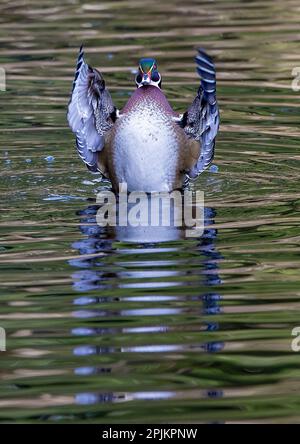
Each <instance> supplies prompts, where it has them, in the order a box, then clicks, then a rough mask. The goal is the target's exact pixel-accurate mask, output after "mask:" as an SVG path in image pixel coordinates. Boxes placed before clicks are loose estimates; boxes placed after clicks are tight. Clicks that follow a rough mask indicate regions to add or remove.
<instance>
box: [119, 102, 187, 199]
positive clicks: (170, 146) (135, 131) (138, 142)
mask: <svg viewBox="0 0 300 444" xmlns="http://www.w3.org/2000/svg"><path fill="white" fill-rule="evenodd" d="M179 149H180V146H179V140H178V136H177V133H176V131H175V129H174V123H173V122H172V120H171V116H170V115H169V114H166V113H163V111H162V110H161V109H160V107H159V106H158V105H157V104H156V103H155V102H154V103H152V104H151V103H148V104H147V106H145V104H144V103H142V104H141V105H139V106H137V107H136V108H135V109H134V110H133V111H131V112H129V113H127V114H126V115H124V116H121V117H120V119H119V121H118V122H117V123H116V128H115V136H114V139H113V147H112V152H113V163H114V170H115V175H116V177H117V179H118V181H119V183H121V182H126V183H127V186H128V190H129V191H130V190H141V191H147V192H150V191H169V190H171V189H172V188H173V185H174V181H175V180H176V175H177V173H178V162H179V158H178V157H179Z"/></svg>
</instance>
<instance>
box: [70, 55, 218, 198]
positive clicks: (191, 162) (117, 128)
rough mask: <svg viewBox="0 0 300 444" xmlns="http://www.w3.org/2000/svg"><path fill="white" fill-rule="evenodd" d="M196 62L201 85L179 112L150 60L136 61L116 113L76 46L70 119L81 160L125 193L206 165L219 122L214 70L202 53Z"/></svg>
mask: <svg viewBox="0 0 300 444" xmlns="http://www.w3.org/2000/svg"><path fill="white" fill-rule="evenodd" d="M196 63H197V70H198V73H199V74H200V76H201V85H200V87H199V89H198V92H197V95H196V97H195V99H194V101H193V103H192V104H191V105H190V107H189V108H188V110H187V111H186V112H185V113H184V114H183V115H179V114H178V113H176V112H174V111H173V109H172V108H171V106H170V104H169V102H168V101H167V99H166V97H165V95H164V94H163V92H162V90H161V75H160V73H159V72H158V70H157V63H156V61H155V60H154V59H141V60H140V63H139V72H138V74H137V76H136V85H137V89H136V91H135V92H134V94H133V95H132V96H131V98H130V99H129V101H128V102H127V104H126V106H125V107H124V108H123V109H122V111H121V112H119V111H118V110H117V109H116V107H115V106H114V104H113V101H112V99H111V96H110V94H109V92H108V91H107V89H106V88H105V82H104V80H103V77H102V75H101V74H100V72H99V71H97V70H96V69H93V68H91V67H90V66H89V65H87V64H86V63H85V61H84V57H83V50H82V48H81V49H80V52H79V56H78V61H77V69H76V76H75V80H74V84H73V91H72V97H71V101H70V103H69V109H68V121H69V125H70V127H71V129H72V131H73V132H74V133H75V134H76V141H77V149H78V153H79V155H80V157H81V158H82V160H83V161H84V162H85V164H86V165H87V167H88V168H89V170H91V171H93V172H97V171H99V172H102V174H104V175H105V176H106V177H108V178H109V179H110V180H111V182H112V185H113V188H114V189H115V191H117V190H118V186H119V184H120V183H127V185H128V190H129V191H146V192H151V191H171V190H173V189H175V188H181V187H182V184H183V182H184V179H185V175H187V176H188V177H192V178H195V177H197V176H198V175H199V174H200V173H201V172H202V171H204V169H206V168H207V167H208V165H209V164H210V163H211V161H212V159H213V155H214V146H215V138H216V135H217V131H218V127H219V110H218V105H217V100H216V75H215V67H214V63H213V62H212V60H211V58H210V57H209V56H208V55H207V54H206V53H204V52H203V51H201V50H199V52H198V55H197V57H196ZM200 148H201V149H200Z"/></svg>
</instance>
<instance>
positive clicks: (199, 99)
mask: <svg viewBox="0 0 300 444" xmlns="http://www.w3.org/2000/svg"><path fill="white" fill-rule="evenodd" d="M195 60H196V63H197V71H198V74H199V75H200V77H201V85H200V87H199V89H198V93H197V96H196V97H195V99H194V101H193V103H192V104H191V106H190V107H189V108H188V110H187V111H186V112H185V113H184V114H183V116H182V119H181V121H180V125H181V126H182V127H183V128H184V131H185V132H186V134H187V136H188V137H190V138H192V139H195V140H198V141H199V142H200V145H201V153H200V156H199V159H198V160H197V163H196V164H195V165H194V167H193V168H192V169H191V170H190V171H188V175H189V176H190V177H191V178H195V177H197V176H198V175H199V174H200V173H202V171H204V170H205V169H206V168H207V167H208V166H209V165H210V163H211V162H212V160H213V158H214V149H215V139H216V136H217V132H218V129H219V123H220V116H219V108H218V103H217V97H216V70H215V65H214V63H213V61H212V59H211V58H210V57H209V56H208V55H207V54H206V53H205V52H204V51H203V50H201V49H199V50H198V55H197V57H196V59H195Z"/></svg>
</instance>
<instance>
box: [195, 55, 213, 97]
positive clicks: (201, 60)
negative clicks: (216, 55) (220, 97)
mask: <svg viewBox="0 0 300 444" xmlns="http://www.w3.org/2000/svg"><path fill="white" fill-rule="evenodd" d="M197 51H198V54H197V55H196V57H195V62H196V65H197V73H198V74H199V76H200V77H201V85H202V87H203V89H204V92H205V93H206V94H207V95H208V96H210V95H212V94H215V93H216V68H215V64H214V61H213V59H212V58H211V57H210V56H209V55H208V54H207V52H206V51H205V50H204V49H203V48H197Z"/></svg>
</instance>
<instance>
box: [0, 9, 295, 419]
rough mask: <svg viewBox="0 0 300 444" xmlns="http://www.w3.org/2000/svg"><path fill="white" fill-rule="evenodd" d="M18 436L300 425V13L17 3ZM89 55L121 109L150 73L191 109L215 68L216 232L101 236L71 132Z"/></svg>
mask: <svg viewBox="0 0 300 444" xmlns="http://www.w3.org/2000/svg"><path fill="white" fill-rule="evenodd" d="M0 22H1V24H0V41H1V48H0V66H1V67H5V69H6V75H7V91H6V92H0V101H1V102H0V107H1V122H0V125H1V131H0V146H1V181H0V187H1V200H2V203H1V213H2V218H1V246H0V253H1V254H0V266H1V305H0V326H1V327H4V328H5V329H6V332H7V352H6V353H1V354H0V366H1V367H0V368H1V370H0V375H1V382H0V394H1V397H0V419H1V421H4V422H52V423H55V422H71V423H72V422H86V423H91V422H95V423H118V422H146V423H151V422H205V423H207V422H209V423H210V422H232V421H234V422H240V421H243V422H245V421H249V422H253V421H255V422H257V421H265V422H278V421H282V422H289V421H295V422H300V416H299V407H300V395H299V386H300V370H299V355H298V354H297V353H294V352H292V351H291V339H292V336H291V330H292V329H293V328H294V327H296V326H298V325H300V292H299V291H300V290H299V289H300V287H299V284H300V277H299V265H300V257H299V253H300V237H299V222H300V213H299V211H300V193H299V182H298V178H299V172H300V164H299V159H300V157H299V149H298V145H299V137H300V133H299V115H298V114H299V112H298V106H299V94H300V93H299V92H298V93H297V92H293V90H292V89H291V80H292V75H291V72H292V69H293V68H294V67H297V66H298V65H299V66H300V56H299V41H300V34H299V24H300V6H299V2H298V1H295V0H288V1H286V2H282V1H279V0H272V1H266V0H265V1H263V2H262V1H251V2H244V1H242V0H230V1H221V0H218V1H192V0H188V1H187V2H182V1H179V0H178V1H177V0H173V1H171V0H169V1H165V2H161V1H154V0H152V1H151V2H147V3H145V2H141V1H131V2H129V1H122V2H119V1H116V2H108V1H106V2H105V1H101V2H99V1H89V2H88V3H85V2H79V1H76V0H73V1H67V2H64V4H61V2H60V1H58V0H51V1H50V0H49V1H45V2H43V7H41V5H40V3H39V2H37V1H36V0H30V1H26V2H23V1H21V0H15V1H11V2H4V1H3V0H2V1H1V17H0ZM81 42H84V43H85V46H86V52H87V59H88V61H89V62H90V63H91V64H92V65H94V66H97V67H101V69H102V72H103V73H104V75H105V77H106V80H107V84H108V85H109V88H110V91H111V93H112V95H113V99H114V101H115V102H116V103H117V105H118V106H119V107H122V106H123V105H124V103H125V102H126V100H127V98H128V97H129V94H130V92H131V91H132V89H133V88H134V82H133V80H134V74H133V72H134V69H135V68H136V65H137V60H138V58H139V57H141V56H155V57H156V58H157V59H158V62H159V67H160V70H161V72H162V75H163V86H164V90H165V91H166V93H167V95H168V97H169V99H170V100H171V102H172V103H173V104H174V107H175V109H176V110H181V111H184V110H185V107H186V105H187V104H189V103H190V101H191V100H192V98H193V95H194V93H195V91H196V88H197V77H196V74H195V70H194V68H195V67H194V63H193V55H194V53H195V50H194V48H195V47H196V46H198V45H201V46H202V47H204V48H205V49H206V50H207V51H208V52H209V53H210V54H211V55H212V56H213V57H214V59H215V61H216V64H217V68H218V98H219V103H220V107H221V119H222V125H221V132H220V135H219V138H218V143H217V150H216V158H215V162H214V164H215V167H213V168H212V170H211V171H210V172H208V173H205V174H203V175H202V176H201V177H200V178H199V180H198V181H197V182H196V184H195V185H194V187H195V188H198V189H202V190H204V191H205V202H206V209H205V223H206V226H205V232H204V235H203V236H202V237H201V238H196V239H185V238H184V236H182V233H180V231H178V232H176V233H171V234H170V232H168V230H167V231H163V232H161V233H160V237H159V239H151V233H149V232H148V233H145V239H143V238H141V239H140V240H139V241H137V242H135V243H132V242H129V238H130V236H131V235H132V233H131V234H130V233H129V235H128V233H126V232H120V231H119V232H118V231H115V232H113V231H107V230H105V229H101V228H99V227H98V226H97V225H96V224H95V212H96V210H97V208H96V206H95V195H96V192H97V190H100V189H103V187H107V184H106V183H101V182H99V181H97V178H96V177H95V176H93V175H90V174H89V173H88V172H87V171H86V169H85V168H84V165H83V164H82V163H81V161H80V160H79V159H78V158H77V155H76V153H75V150H74V140H73V136H72V134H71V132H70V131H69V129H68V128H67V124H66V118H65V113H66V105H67V102H68V97H69V92H70V89H71V81H72V77H73V71H74V66H75V58H76V54H77V50H78V47H79V45H80V43H81Z"/></svg>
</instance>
